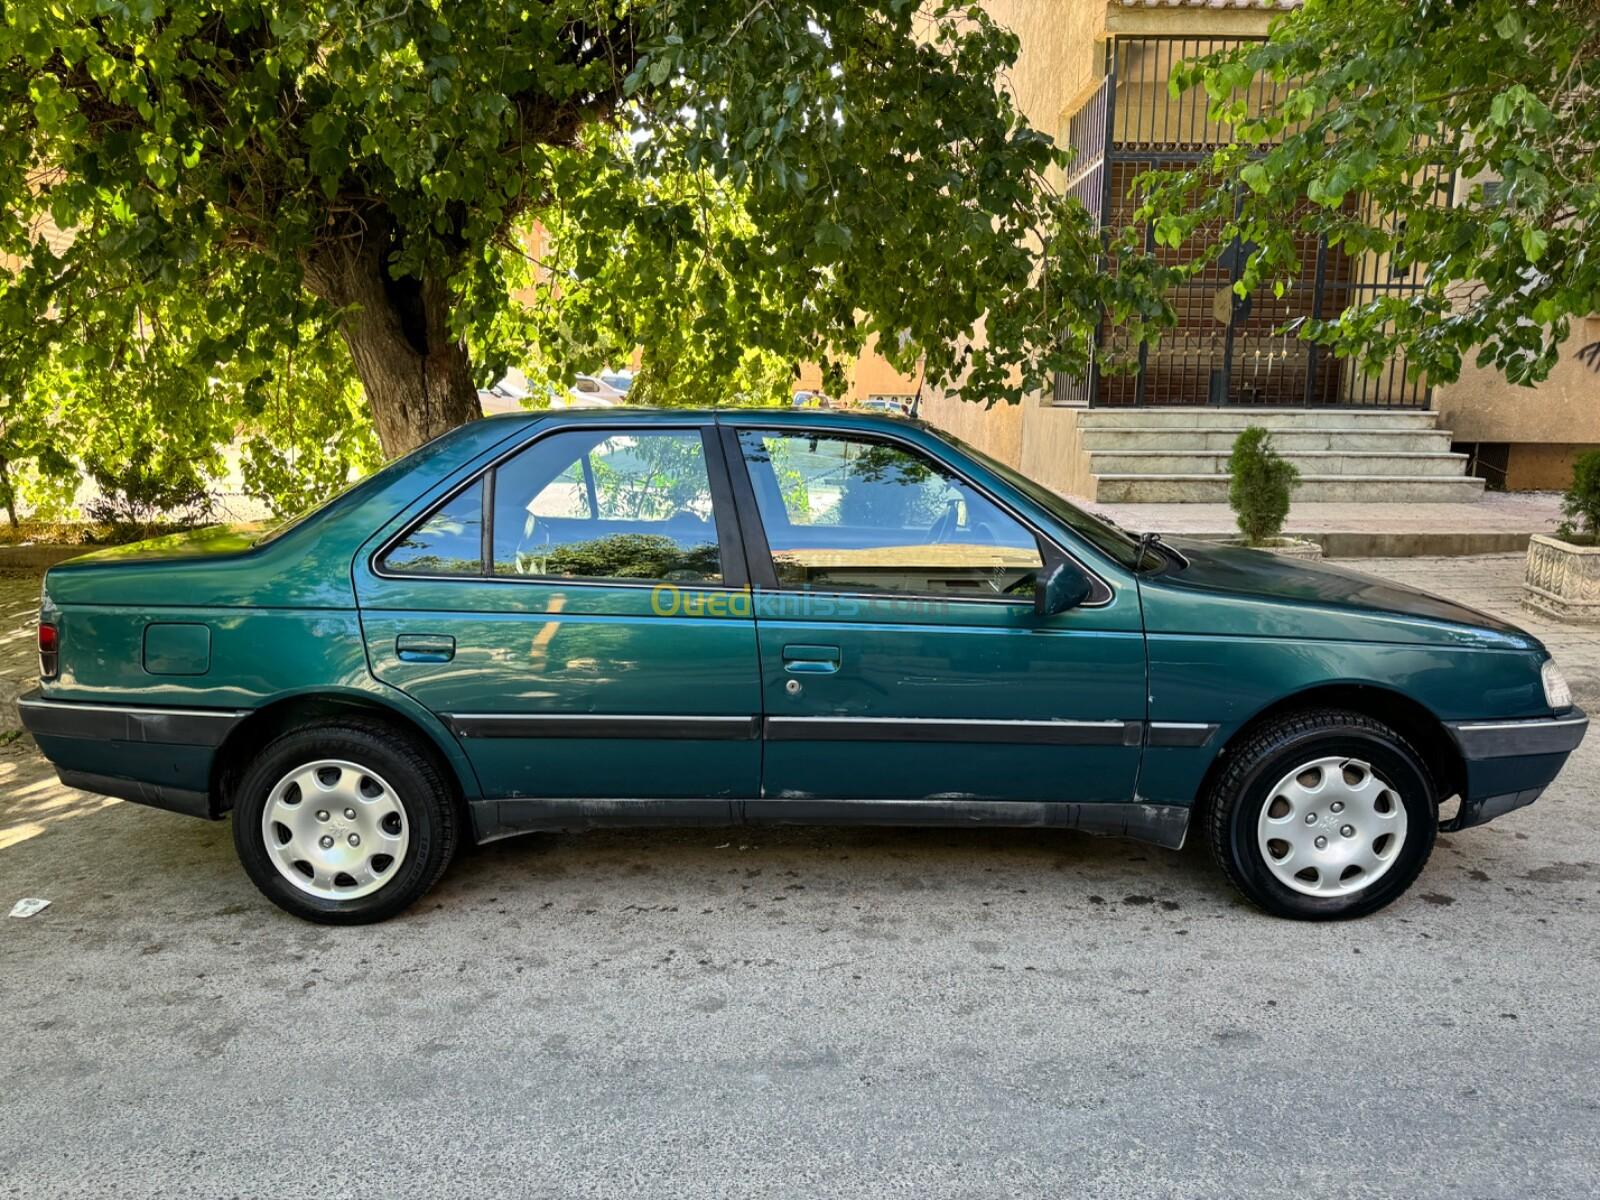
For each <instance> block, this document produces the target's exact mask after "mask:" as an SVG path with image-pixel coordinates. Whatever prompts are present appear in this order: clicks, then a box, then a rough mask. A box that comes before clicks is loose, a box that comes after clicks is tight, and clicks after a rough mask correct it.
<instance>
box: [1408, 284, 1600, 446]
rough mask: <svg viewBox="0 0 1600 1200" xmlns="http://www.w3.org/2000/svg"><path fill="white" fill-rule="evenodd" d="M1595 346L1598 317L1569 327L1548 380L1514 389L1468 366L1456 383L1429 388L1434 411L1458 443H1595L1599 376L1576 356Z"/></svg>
mask: <svg viewBox="0 0 1600 1200" xmlns="http://www.w3.org/2000/svg"><path fill="white" fill-rule="evenodd" d="M1597 341H1600V316H1593V317H1589V318H1588V319H1587V320H1582V321H1575V322H1574V323H1573V330H1572V335H1571V336H1570V337H1568V338H1567V340H1566V342H1565V343H1564V344H1563V345H1562V347H1561V359H1560V361H1559V362H1558V363H1557V364H1556V367H1555V369H1554V370H1553V371H1551V372H1550V378H1548V379H1547V380H1545V381H1544V382H1543V383H1541V384H1539V385H1538V386H1537V387H1533V388H1524V387H1516V386H1514V385H1512V384H1509V383H1507V382H1506V381H1505V378H1504V377H1503V376H1501V375H1500V373H1499V372H1497V371H1492V370H1480V369H1479V368H1477V367H1474V366H1473V365H1472V364H1471V363H1470V361H1469V362H1468V364H1467V365H1466V366H1465V367H1463V368H1462V371H1461V378H1460V379H1459V380H1458V381H1456V382H1455V383H1451V384H1444V385H1441V386H1439V387H1436V388H1434V391H1433V396H1434V406H1435V407H1436V408H1438V410H1439V411H1440V413H1442V414H1443V416H1444V423H1445V424H1446V425H1447V426H1449V427H1450V428H1451V429H1453V430H1455V433H1456V437H1457V438H1458V439H1459V440H1461V441H1463V442H1511V443H1517V442H1546V443H1557V444H1577V443H1582V444H1586V445H1587V444H1592V443H1596V442H1600V373H1597V372H1595V371H1594V370H1592V369H1591V368H1590V367H1589V366H1588V364H1587V363H1584V362H1581V361H1579V359H1578V357H1577V355H1578V351H1579V350H1580V349H1582V348H1583V347H1584V346H1587V345H1589V344H1590V343H1592V342H1597Z"/></svg>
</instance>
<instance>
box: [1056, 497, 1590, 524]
mask: <svg viewBox="0 0 1600 1200" xmlns="http://www.w3.org/2000/svg"><path fill="white" fill-rule="evenodd" d="M1078 503H1080V504H1081V503H1086V502H1085V501H1081V500H1080V501H1078ZM1089 507H1090V508H1092V509H1094V510H1095V511H1096V512H1103V513H1105V514H1107V515H1108V516H1110V517H1111V519H1112V520H1114V521H1116V522H1117V523H1118V524H1120V525H1124V526H1126V527H1127V528H1129V529H1154V530H1157V531H1159V532H1161V533H1168V534H1185V533H1188V534H1196V533H1225V534H1229V535H1232V534H1234V533H1235V532H1236V531H1237V528H1238V527H1237V526H1236V525H1235V524H1234V518H1233V510H1232V509H1230V508H1229V507H1228V506H1227V505H1226V504H1100V503H1098V502H1094V503H1089ZM1560 520H1561V495H1560V493H1558V492H1488V493H1485V495H1484V497H1483V499H1482V500H1478V501H1475V502H1473V503H1470V504H1315V503H1301V502H1299V501H1296V502H1295V505H1294V507H1293V508H1291V509H1290V510H1289V520H1288V522H1287V524H1286V525H1285V526H1284V528H1285V531H1286V532H1288V533H1291V534H1293V533H1300V534H1305V533H1328V532H1339V533H1361V532H1368V531H1375V530H1376V531H1385V532H1386V531H1388V530H1391V529H1404V530H1405V531H1406V532H1408V533H1551V532H1554V530H1555V527H1556V524H1557V523H1558V522H1559V521H1560Z"/></svg>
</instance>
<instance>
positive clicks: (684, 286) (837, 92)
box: [0, 0, 1166, 503]
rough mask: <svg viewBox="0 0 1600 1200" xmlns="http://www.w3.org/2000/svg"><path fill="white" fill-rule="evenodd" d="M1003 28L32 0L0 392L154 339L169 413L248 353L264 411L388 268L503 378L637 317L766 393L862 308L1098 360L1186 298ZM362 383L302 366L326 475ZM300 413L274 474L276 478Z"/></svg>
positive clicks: (472, 9) (267, 456)
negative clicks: (1070, 142)
mask: <svg viewBox="0 0 1600 1200" xmlns="http://www.w3.org/2000/svg"><path fill="white" fill-rule="evenodd" d="M1017 50H1018V45H1017V40H1016V38H1015V36H1014V35H1012V34H1011V33H1009V32H1008V31H1006V30H1004V29H1002V28H1000V27H999V26H998V25H996V24H995V23H994V22H993V21H992V20H991V19H990V18H989V17H988V16H987V15H986V14H984V12H983V11H982V10H981V9H979V8H977V7H976V6H972V5H969V4H966V3H956V2H954V0H932V2H931V3H928V4H917V3H914V2H912V0H869V2H863V0H803V2H798V3H783V4H771V3H765V2H759V0H758V2H756V3H751V2H750V0H542V2H541V3H539V4H532V5H529V4H510V3H506V2H505V0H460V2H458V3H452V4H450V5H448V6H445V7H443V8H440V7H439V6H434V5H425V4H413V3H410V2H409V0H407V2H405V3H401V2H400V0H306V2H302V3H296V4H294V5H290V6H284V5H281V4H278V3H265V2H261V0H225V2H224V0H193V2H190V3H185V4H181V5H179V4H172V3H169V2H167V0H150V2H147V3H140V4H127V3H123V2H122V0H62V2H61V3H56V4H48V5H47V4H41V3H23V4H13V5H11V6H9V7H7V8H6V9H5V11H4V16H3V19H0V210H3V217H0V264H4V263H9V264H10V265H0V330H5V331H7V333H6V334H5V335H4V336H6V337H9V338H10V342H9V343H8V344H6V345H5V346H4V348H3V349H0V357H4V358H6V359H7V360H8V362H7V365H6V366H5V368H4V369H3V370H0V376H4V377H5V379H4V381H0V392H4V394H5V396H7V397H9V398H10V399H8V400H7V401H6V403H12V402H15V403H16V404H17V405H19V406H20V407H18V412H19V415H25V411H26V403H27V401H26V399H25V398H26V396H27V395H28V394H29V391H28V385H26V384H24V385H23V386H22V387H21V388H20V390H18V389H17V385H16V384H15V383H14V382H12V381H14V380H15V379H18V378H20V379H23V380H27V379H31V378H32V377H34V376H35V375H37V374H38V373H39V372H41V371H43V370H45V369H46V364H47V363H51V362H54V363H56V364H58V365H60V366H61V367H63V368H64V369H66V370H68V371H70V372H71V373H73V374H74V376H75V377H76V378H80V379H85V380H87V379H90V378H91V377H93V376H94V375H96V374H102V373H111V374H114V373H116V372H118V371H121V370H125V369H126V365H127V362H128V360H129V359H130V358H131V357H133V356H136V355H142V354H144V353H146V349H147V347H148V345H150V344H152V343H153V344H156V345H158V346H159V356H160V358H161V360H162V369H163V372H164V373H165V375H166V376H167V377H168V382H169V384H170V386H168V384H164V386H168V390H169V392H170V393H171V395H172V396H173V397H176V396H178V395H182V396H185V397H187V399H186V400H185V403H186V404H190V405H193V406H194V407H195V408H196V409H197V410H198V411H199V412H200V415H198V416H196V417H194V418H192V419H191V418H188V417H179V416H177V415H176V414H174V415H173V419H174V420H175V421H178V422H179V423H187V422H190V421H191V420H192V421H193V423H194V424H195V425H196V426H201V425H205V424H206V422H207V421H209V420H210V419H211V415H212V414H213V413H214V412H215V409H214V408H213V407H210V406H208V405H206V404H205V403H204V402H203V401H202V400H201V399H200V397H201V393H200V391H199V390H198V389H197V388H196V387H195V386H194V381H195V380H197V379H210V378H216V377H220V376H224V375H227V374H228V373H230V372H239V373H240V375H239V376H238V378H239V384H238V386H239V387H240V388H241V389H242V390H243V392H244V393H245V395H246V400H245V402H244V404H243V407H244V409H245V410H246V415H247V416H249V415H252V414H254V415H260V414H262V413H266V412H268V411H269V408H268V405H267V404H266V403H265V402H264V401H260V400H259V399H258V398H256V399H252V397H259V395H270V394H271V393H272V392H273V390H274V386H273V380H274V379H275V378H276V377H277V375H276V372H277V370H278V367H277V366H274V364H280V365H281V363H282V354H283V353H284V352H286V351H292V350H293V349H294V348H295V342H296V336H297V335H296V331H298V330H300V329H302V328H303V327H304V326H305V325H306V324H307V322H327V321H338V322H341V323H342V325H343V327H344V329H345V332H346V333H347V334H348V333H349V332H350V330H351V328H352V327H353V323H354V322H356V321H357V318H358V316H360V315H364V316H365V317H367V318H374V313H373V312H372V309H373V308H374V307H376V306H380V305H382V306H387V307H388V308H389V309H390V310H391V311H390V312H389V313H387V314H378V316H381V317H383V320H380V321H377V323H378V324H379V325H382V326H383V327H384V328H385V329H389V330H394V329H399V330H400V331H401V332H402V333H403V337H401V338H398V339H395V342H394V344H395V345H397V346H400V347H402V348H404V347H406V346H409V347H410V349H411V350H414V351H415V352H416V361H417V362H418V363H419V364H420V363H423V362H426V361H432V358H433V356H435V355H436V353H437V352H439V351H440V350H441V347H444V348H445V349H447V350H448V349H450V348H454V347H459V345H460V344H461V343H462V341H463V340H464V341H465V343H466V344H467V345H469V346H471V347H472V350H473V354H474V358H475V365H474V369H475V374H476V376H477V379H478V381H479V382H480V383H487V382H489V381H490V380H491V379H492V378H494V377H495V376H496V375H497V374H498V373H499V372H500V371H501V370H502V369H503V368H504V367H505V366H506V365H507V364H509V363H512V362H521V361H525V360H527V359H528V358H529V357H530V353H529V350H530V346H533V345H535V344H536V350H537V353H536V355H534V357H537V359H538V360H539V362H540V363H541V364H542V365H543V366H544V368H545V369H546V370H547V371H549V373H550V374H551V376H552V377H557V378H565V377H566V376H567V375H569V374H570V373H571V371H572V370H574V369H581V368H584V367H592V366H595V365H597V364H598V362H599V361H600V358H599V356H600V355H601V354H602V353H607V356H612V355H610V354H609V353H608V352H609V351H610V350H611V349H613V348H615V347H617V346H627V347H628V348H630V349H631V347H632V345H635V344H643V345H647V346H652V347H658V348H657V349H652V351H651V353H652V359H651V360H650V361H649V362H647V364H646V370H645V372H644V374H645V381H644V387H645V391H646V392H647V393H652V392H653V393H655V394H658V395H659V396H660V397H661V398H664V399H666V400H667V401H668V402H672V403H676V402H678V397H687V396H689V395H690V394H695V395H700V396H703V395H705V394H706V393H707V391H708V386H707V383H706V381H708V380H717V381H722V380H729V381H731V383H730V384H729V385H728V388H729V389H731V390H732V392H734V393H735V394H739V393H740V392H748V393H749V394H751V395H755V396H767V395H771V394H773V393H774V391H775V387H774V379H775V375H776V371H777V370H778V368H777V367H776V365H775V364H779V363H781V364H789V363H792V362H795V361H800V360H809V359H825V360H826V359H834V358H837V357H838V356H842V355H848V354H850V353H852V352H853V351H854V350H855V349H856V348H858V347H860V346H861V345H862V344H864V343H865V341H866V339H868V338H869V337H871V336H873V335H874V334H876V335H879V337H880V340H881V344H882V345H883V346H884V347H885V348H886V349H887V351H888V353H889V356H890V358H891V359H892V360H894V361H895V363H896V365H898V366H901V367H902V368H908V367H910V366H911V365H912V364H914V363H917V362H923V363H925V367H926V377H927V380H928V382H929V384H930V385H932V386H939V385H941V384H947V383H958V382H959V384H960V386H961V389H962V392H963V394H965V395H967V396H970V397H972V398H975V399H981V400H984V401H986V402H989V403H993V402H995V401H997V400H1008V401H1015V400H1017V399H1019V398H1020V396H1021V395H1022V394H1024V393H1025V392H1027V391H1030V390H1036V389H1038V388H1040V387H1042V386H1045V385H1046V384H1047V383H1048V382H1049V380H1050V379H1051V377H1052V375H1053V373H1054V372H1055V371H1057V370H1062V369H1066V370H1070V369H1073V368H1074V367H1076V366H1078V365H1079V364H1081V363H1082V361H1083V358H1084V353H1085V347H1086V345H1087V342H1088V335H1089V333H1090V331H1091V329H1092V327H1093V326H1094V324H1095V323H1096V322H1097V320H1098V319H1099V315H1100V312H1101V309H1102V306H1104V307H1105V308H1106V309H1107V310H1109V312H1110V313H1111V315H1112V318H1113V319H1115V320H1124V321H1129V322H1132V323H1134V324H1136V325H1140V324H1143V323H1148V322H1155V323H1159V322H1161V321H1162V320H1164V319H1165V317H1166V311H1165V308H1164V306H1163V305H1162V304H1161V303H1160V302H1159V301H1153V300H1151V299H1149V298H1148V288H1146V287H1145V286H1144V285H1145V284H1146V283H1148V280H1149V276H1150V274H1151V273H1152V272H1153V270H1154V269H1153V268H1143V267H1138V266H1134V267H1130V268H1129V269H1128V270H1127V271H1124V272H1122V273H1121V274H1120V275H1119V276H1117V277H1116V278H1112V277H1110V276H1108V275H1106V274H1105V273H1103V272H1101V271H1100V270H1099V269H1098V268H1099V261H1100V255H1101V253H1102V250H1103V247H1102V243H1101V240H1100V236H1099V234H1098V233H1097V231H1095V230H1094V229H1093V228H1092V222H1091V221H1090V219H1089V218H1088V216H1087V214H1086V213H1085V212H1084V211H1083V210H1082V209H1081V208H1080V207H1079V206H1077V205H1075V204H1074V203H1072V202H1071V201H1069V200H1068V199H1066V198H1064V197H1062V196H1060V195H1057V194H1054V193H1053V192H1052V191H1051V189H1050V188H1049V187H1048V186H1047V185H1046V184H1045V183H1044V179H1045V176H1046V174H1047V172H1048V171H1049V170H1050V169H1051V168H1052V167H1053V166H1056V165H1060V164H1062V163H1063V162H1064V157H1063V154H1062V152H1061V151H1059V150H1058V149H1057V148H1056V147H1055V146H1054V145H1053V143H1052V141H1051V140H1050V138H1049V137H1047V136H1046V135H1045V134H1043V133H1041V132H1039V131H1037V130H1034V129H1032V128H1030V127H1029V126H1028V125H1027V123H1026V122H1025V121H1024V120H1023V118H1022V117H1021V115H1020V114H1019V113H1018V111H1017V110H1016V108H1015V105H1014V102H1013V100H1012V98H1011V96H1010V95H1009V94H1008V92H1007V91H1006V90H1005V88H1004V87H1003V85H1002V82H1001V81H1002V80H1003V77H1004V73H1005V71H1006V70H1007V69H1008V68H1009V67H1010V66H1011V64H1012V63H1013V62H1014V61H1015V58H1016V55H1017ZM533 217H543V218H546V219H548V220H549V222H550V223H551V224H552V225H554V226H558V227H559V228H560V230H561V233H562V238H561V241H560V243H559V245H558V253H557V256H556V257H557V259H558V260H559V262H558V264H557V266H558V269H557V271H556V272H555V273H551V272H548V271H546V272H541V269H540V267H539V265H538V264H534V263H530V262H529V261H528V259H527V255H526V254H525V252H524V250H523V247H522V244H521V241H520V238H519V236H518V230H519V229H521V228H523V227H524V226H525V224H526V222H527V220H528V219H529V218H533ZM52 229H65V230H71V231H72V236H71V238H70V239H67V240H65V241H63V240H62V239H60V238H56V239H54V240H52V239H51V237H50V236H49V235H50V233H51V230H52ZM1041 249H1042V250H1043V252H1044V253H1043V260H1042V263H1041V260H1040V258H1039V256H1038V252H1039V251H1040V250H1041ZM530 286H531V287H532V288H534V290H535V292H536V296H535V300H534V303H533V304H531V305H530V306H527V307H526V308H524V307H523V306H520V305H518V304H516V303H514V302H513V301H512V300H511V298H510V293H511V292H512V290H513V289H515V288H519V287H530ZM357 301H359V303H360V305H361V307H360V309H359V310H358V309H357V308H355V307H352V305H354V304H355V303H356V302H357ZM391 318H392V319H391ZM980 319H981V320H982V323H983V325H984V333H985V336H984V338H983V340H982V342H981V344H974V343H973V342H972V341H971V340H970V334H971V332H972V331H973V329H974V328H975V327H976V326H977V325H978V324H979V322H980ZM18 331H25V333H19V332H18ZM407 353H409V351H407ZM750 353H754V354H755V355H756V356H758V357H757V359H756V360H755V361H751V360H750V359H749V358H748V357H747V356H748V355H749V354H750ZM380 357H381V356H380ZM358 362H359V364H360V367H361V370H362V371H363V373H364V374H363V382H364V383H365V385H366V389H367V399H368V401H369V403H370V404H372V405H374V406H378V407H382V406H384V405H387V406H389V408H388V409H386V410H385V411H391V412H392V411H396V410H397V409H404V408H405V405H404V404H403V403H402V399H403V397H401V396H400V394H399V393H398V392H396V390H395V387H396V385H395V384H394V383H393V381H392V371H391V372H390V373H389V374H388V375H386V374H385V373H384V372H383V371H380V370H378V366H379V365H380V364H379V362H378V360H377V359H375V358H374V357H372V356H368V357H365V358H361V359H358ZM686 364H688V365H689V367H692V369H686ZM384 365H388V366H390V367H392V365H393V364H392V363H391V364H384ZM419 369H420V368H419ZM19 397H20V398H21V399H18V398H19ZM347 399H348V394H347V393H345V392H343V391H341V390H339V389H337V388H331V387H330V388H329V389H328V390H326V391H324V392H323V393H322V394H321V397H320V399H318V400H316V401H315V404H316V405H317V406H319V413H320V415H318V416H315V417H313V418H311V420H310V426H309V429H310V432H307V433H306V434H305V437H304V439H303V440H302V444H301V449H302V450H306V449H308V448H311V447H317V449H316V450H315V452H314V459H315V461H314V463H313V464H312V465H311V467H310V468H309V473H310V474H311V475H313V476H314V477H315V482H314V487H316V488H320V487H321V486H322V485H323V484H324V483H325V482H328V481H331V480H332V479H333V478H334V477H335V476H336V475H337V474H338V460H345V461H348V462H352V463H354V462H357V461H359V460H361V459H362V458H363V457H364V456H365V453H366V451H365V449H364V448H361V447H356V446H354V445H348V444H340V445H337V446H335V445H332V444H331V443H330V437H331V436H332V434H331V432H330V431H331V429H332V428H333V425H334V424H336V423H337V420H338V419H339V417H340V415H341V412H342V409H341V407H340V406H341V405H343V404H344V403H345V402H346V400H347ZM118 403H120V400H119V401H118ZM324 409H325V410H326V411H322V410H324ZM452 411H455V410H452ZM34 419H35V418H34V417H29V418H28V420H29V421H33V420H34ZM452 419H459V417H455V418H452ZM277 428H279V429H286V428H288V426H287V425H286V424H285V423H283V422H279V424H278V425H277ZM295 428H296V429H301V428H302V427H301V426H299V425H296V426H295ZM194 432H195V431H194V430H192V429H187V428H186V429H182V430H179V431H177V436H178V440H179V441H182V440H185V439H190V440H192V439H191V434H192V433H194ZM296 436H299V435H298V434H297V435H296ZM363 436H364V435H363ZM386 436H390V437H391V438H392V436H393V435H392V434H386ZM390 448H391V449H393V448H394V447H393V446H391V447H390ZM277 449H278V450H279V451H282V456H281V457H278V458H274V457H273V454H272V453H267V452H265V450H264V448H263V447H262V446H260V445H259V444H258V445H257V447H256V452H257V453H256V459H255V461H256V462H257V467H256V468H255V474H254V475H253V476H252V479H253V481H254V482H253V484H252V486H255V487H257V488H259V489H261V490H264V491H266V492H268V493H271V494H273V495H278V496H283V497H287V496H288V495H289V493H290V492H291V491H292V490H293V489H292V487H291V484H290V482H289V481H288V479H287V474H286V473H287V472H288V470H289V466H288V463H289V455H288V451H287V450H285V449H284V448H283V447H278V448H277ZM302 463H303V456H302V457H299V458H296V460H295V464H296V466H295V469H296V470H297V471H298V470H299V468H300V466H301V465H302ZM287 502H288V501H287V500H286V501H285V503H287Z"/></svg>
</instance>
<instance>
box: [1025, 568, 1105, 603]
mask: <svg viewBox="0 0 1600 1200" xmlns="http://www.w3.org/2000/svg"><path fill="white" fill-rule="evenodd" d="M1091 590H1092V589H1091V587H1090V586H1089V577H1088V576H1087V575H1085V574H1084V573H1083V572H1082V571H1080V570H1078V569H1077V568H1076V567H1074V566H1073V565H1072V564H1071V563H1069V562H1064V561H1063V562H1058V563H1055V564H1053V565H1051V566H1047V567H1042V568H1040V569H1039V570H1038V571H1037V572H1035V573H1034V576H1033V611H1034V615H1035V616H1040V617H1053V616H1055V615H1056V614H1057V613H1064V612H1066V611H1067V610H1068V609H1069V608H1077V607H1078V605H1080V604H1082V603H1083V602H1084V601H1085V600H1087V599H1088V598H1089V593H1090V591H1091Z"/></svg>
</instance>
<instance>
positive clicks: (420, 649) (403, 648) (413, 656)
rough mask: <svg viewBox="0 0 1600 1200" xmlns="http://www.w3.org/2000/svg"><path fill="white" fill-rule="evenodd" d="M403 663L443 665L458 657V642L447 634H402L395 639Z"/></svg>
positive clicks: (396, 648) (395, 649)
mask: <svg viewBox="0 0 1600 1200" xmlns="http://www.w3.org/2000/svg"><path fill="white" fill-rule="evenodd" d="M394 652H395V653H396V654H398V655H399V656H400V661H401V662H418V663H442V662H449V661H450V660H451V659H452V658H454V657H455V656H456V640H455V638H453V637H451V636H450V635H449V634H447V633H402V634H400V635H399V636H397V637H396V638H395V639H394Z"/></svg>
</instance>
